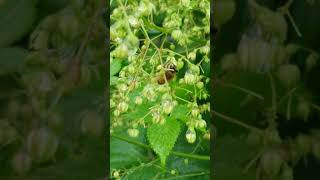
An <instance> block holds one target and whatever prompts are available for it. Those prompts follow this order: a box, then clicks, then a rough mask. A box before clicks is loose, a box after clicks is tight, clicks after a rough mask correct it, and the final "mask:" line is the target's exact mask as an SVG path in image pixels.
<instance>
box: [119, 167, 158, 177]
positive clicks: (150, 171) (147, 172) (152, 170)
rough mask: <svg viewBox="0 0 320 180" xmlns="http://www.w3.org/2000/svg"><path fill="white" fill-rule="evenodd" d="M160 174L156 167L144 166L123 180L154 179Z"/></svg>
mask: <svg viewBox="0 0 320 180" xmlns="http://www.w3.org/2000/svg"><path fill="white" fill-rule="evenodd" d="M158 173H159V169H158V168H157V167H155V166H143V167H140V168H138V169H136V170H135V171H133V172H131V173H130V174H128V175H126V176H124V177H123V180H140V179H153V178H154V177H155V176H156V175H157V174H158Z"/></svg>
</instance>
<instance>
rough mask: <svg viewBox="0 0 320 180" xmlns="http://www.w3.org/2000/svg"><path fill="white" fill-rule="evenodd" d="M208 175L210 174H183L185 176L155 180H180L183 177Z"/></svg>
mask: <svg viewBox="0 0 320 180" xmlns="http://www.w3.org/2000/svg"><path fill="white" fill-rule="evenodd" d="M209 174H210V172H200V173H191V174H185V175H180V176H175V177H169V178H164V179H157V180H170V179H181V178H185V177H194V176H205V175H209Z"/></svg>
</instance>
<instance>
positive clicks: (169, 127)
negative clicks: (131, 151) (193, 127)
mask: <svg viewBox="0 0 320 180" xmlns="http://www.w3.org/2000/svg"><path fill="white" fill-rule="evenodd" d="M179 133H180V124H179V122H178V121H177V120H176V119H173V118H168V119H166V122H165V123H164V124H153V125H152V126H150V127H149V128H148V134H147V136H148V140H149V143H150V145H151V148H152V149H153V150H154V151H155V152H156V153H157V154H158V155H159V157H160V160H161V163H162V164H163V165H165V163H166V159H167V156H168V155H169V153H170V151H171V150H172V148H173V146H174V144H175V142H176V140H177V137H178V136H179Z"/></svg>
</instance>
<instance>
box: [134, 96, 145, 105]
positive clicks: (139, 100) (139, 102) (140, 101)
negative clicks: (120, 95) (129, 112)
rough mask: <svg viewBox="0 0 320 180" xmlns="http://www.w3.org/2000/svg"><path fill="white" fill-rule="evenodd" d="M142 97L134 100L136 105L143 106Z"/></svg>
mask: <svg viewBox="0 0 320 180" xmlns="http://www.w3.org/2000/svg"><path fill="white" fill-rule="evenodd" d="M142 101H143V100H142V97H141V96H137V97H136V99H135V100H134V103H136V104H137V105H140V104H142Z"/></svg>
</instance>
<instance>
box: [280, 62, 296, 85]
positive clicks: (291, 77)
mask: <svg viewBox="0 0 320 180" xmlns="http://www.w3.org/2000/svg"><path fill="white" fill-rule="evenodd" d="M277 77H278V79H279V80H280V82H281V83H282V84H283V85H285V86H286V87H292V86H294V85H295V84H296V83H297V82H298V81H299V79H300V70H299V68H298V67H297V66H296V65H293V64H286V65H282V66H280V67H279V69H278V71H277Z"/></svg>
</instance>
